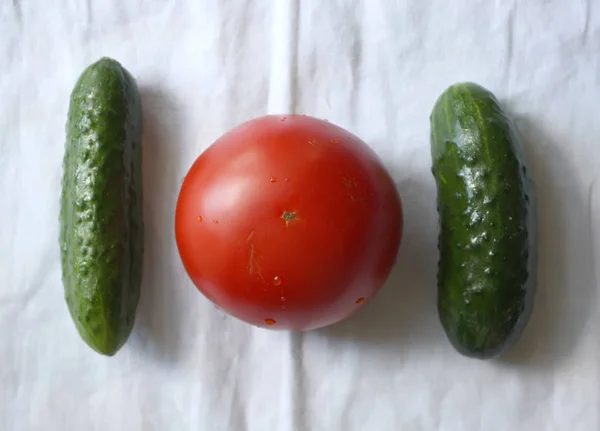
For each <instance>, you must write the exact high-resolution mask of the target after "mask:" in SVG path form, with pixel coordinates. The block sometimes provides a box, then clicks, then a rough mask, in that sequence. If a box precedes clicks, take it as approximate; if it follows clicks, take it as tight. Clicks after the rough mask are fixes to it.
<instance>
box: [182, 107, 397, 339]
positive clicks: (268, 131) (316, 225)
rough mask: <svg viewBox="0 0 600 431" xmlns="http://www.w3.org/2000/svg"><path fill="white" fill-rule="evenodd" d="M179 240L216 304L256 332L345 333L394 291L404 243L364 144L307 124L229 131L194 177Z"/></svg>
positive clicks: (294, 119) (189, 267)
mask: <svg viewBox="0 0 600 431" xmlns="http://www.w3.org/2000/svg"><path fill="white" fill-rule="evenodd" d="M175 236H176V241H177V246H178V250H179V254H180V256H181V259H182V262H183V265H184V267H185V269H186V271H187V273H188V275H189V277H190V278H191V280H192V281H193V283H194V284H195V285H196V287H197V288H198V289H199V290H200V291H201V292H202V293H203V294H204V295H205V296H206V297H207V298H208V299H209V300H211V301H212V302H214V303H215V304H216V305H218V306H219V307H220V308H221V309H223V310H224V311H226V312H227V313H229V314H230V315H232V316H235V317H237V318H239V319H241V320H243V321H245V322H247V323H250V324H253V325H257V326H263V327H269V328H272V329H291V330H309V329H314V328H318V327H323V326H326V325H329V324H332V323H335V322H338V321H340V320H342V319H344V318H346V317H347V316H349V315H350V314H352V313H353V312H354V311H356V310H357V309H359V308H360V307H361V305H362V304H363V303H365V302H366V301H367V300H369V299H370V298H372V297H373V296H374V295H375V294H376V293H377V291H378V290H379V289H380V287H381V286H382V284H383V283H384V281H385V280H386V279H387V277H388V275H389V273H390V271H391V269H392V267H393V265H394V263H395V259H396V254H397V252H398V247H399V245H400V240H401V236H402V207H401V201H400V196H399V195H398V192H397V190H396V188H395V185H394V182H393V181H392V179H391V178H390V176H389V174H388V172H387V171H386V170H385V168H384V167H383V165H382V163H381V162H380V160H379V158H378V157H377V156H376V155H375V153H374V152H373V151H372V150H371V149H370V148H369V147H368V146H367V145H366V144H365V143H364V142H363V141H361V140H360V139H359V138H357V137H356V136H354V135H352V134H350V133H349V132H348V131H346V130H344V129H342V128H340V127H338V126H335V125H333V124H331V123H329V122H327V121H323V120H319V119H316V118H312V117H308V116H304V115H287V116H265V117H261V118H256V119H254V120H251V121H248V122H246V123H243V124H241V125H239V126H238V127H236V128H234V129H233V130H231V131H229V132H228V133H226V134H225V135H223V136H222V137H221V138H219V139H218V140H217V141H215V142H214V143H213V144H212V145H211V146H210V147H209V148H208V149H207V150H206V151H204V152H203V153H202V154H201V155H200V156H199V157H198V159H196V161H195V162H194V164H193V165H192V167H191V168H190V170H189V172H188V174H187V176H186V177H185V179H184V181H183V183H182V186H181V190H180V193H179V197H178V201H177V209H176V214H175Z"/></svg>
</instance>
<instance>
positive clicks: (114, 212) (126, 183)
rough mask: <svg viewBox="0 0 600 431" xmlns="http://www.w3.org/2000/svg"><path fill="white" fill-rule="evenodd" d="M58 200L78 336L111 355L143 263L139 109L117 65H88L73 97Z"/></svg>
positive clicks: (124, 329) (129, 318)
mask: <svg viewBox="0 0 600 431" xmlns="http://www.w3.org/2000/svg"><path fill="white" fill-rule="evenodd" d="M66 134H67V140H66V148H65V154H64V159H63V178H62V192H61V201H60V246H61V263H62V279H63V285H64V290H65V298H66V302H67V306H68V309H69V312H70V314H71V317H72V319H73V321H74V323H75V326H76V328H77V330H78V332H79V334H80V336H81V337H82V338H83V340H85V342H86V343H87V344H88V345H89V346H90V347H91V348H93V349H94V350H96V351H97V352H98V353H101V354H104V355H107V356H112V355H114V354H115V353H116V352H117V351H118V350H119V349H120V348H121V347H122V346H123V344H124V343H125V342H126V341H127V339H128V338H129V335H130V333H131V330H132V328H133V324H134V320H135V313H136V308H137V304H138V300H139V296H140V284H141V279H142V258H143V241H144V238H143V231H144V224H143V214H142V172H141V170H142V166H141V162H142V148H141V134H142V112H141V103H140V96H139V92H138V88H137V84H136V82H135V80H134V78H133V77H132V76H131V75H130V74H129V72H128V71H127V70H126V69H124V68H123V67H122V66H121V65H120V64H119V63H118V62H116V61H115V60H113V59H110V58H102V59H100V60H98V61H97V62H96V63H94V64H92V65H90V66H88V67H87V68H86V69H85V70H84V71H83V73H82V74H81V76H80V77H79V79H78V80H77V83H76V84H75V87H74V89H73V91H72V93H71V99H70V105H69V113H68V120H67V126H66Z"/></svg>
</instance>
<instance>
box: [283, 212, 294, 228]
mask: <svg viewBox="0 0 600 431" xmlns="http://www.w3.org/2000/svg"><path fill="white" fill-rule="evenodd" d="M281 219H282V220H285V225H286V226H289V225H290V222H291V221H294V220H296V213H295V212H287V211H284V212H283V214H281Z"/></svg>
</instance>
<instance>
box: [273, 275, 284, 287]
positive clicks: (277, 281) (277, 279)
mask: <svg viewBox="0 0 600 431" xmlns="http://www.w3.org/2000/svg"><path fill="white" fill-rule="evenodd" d="M282 282H283V281H282V280H281V277H278V276H275V277H273V284H274V285H275V286H281V283H282Z"/></svg>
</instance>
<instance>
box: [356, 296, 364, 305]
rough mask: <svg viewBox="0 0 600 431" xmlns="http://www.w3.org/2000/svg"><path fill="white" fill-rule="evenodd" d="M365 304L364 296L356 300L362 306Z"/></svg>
mask: <svg viewBox="0 0 600 431" xmlns="http://www.w3.org/2000/svg"><path fill="white" fill-rule="evenodd" d="M363 302H365V298H363V297H362V296H361V297H360V298H358V299H357V300H356V303H357V304H362V303H363Z"/></svg>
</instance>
